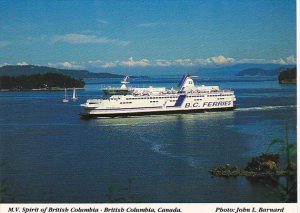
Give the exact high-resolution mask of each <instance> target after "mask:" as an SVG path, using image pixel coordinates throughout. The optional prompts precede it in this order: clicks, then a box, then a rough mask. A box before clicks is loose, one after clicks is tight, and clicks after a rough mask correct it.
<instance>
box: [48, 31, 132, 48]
mask: <svg viewBox="0 0 300 213" xmlns="http://www.w3.org/2000/svg"><path fill="white" fill-rule="evenodd" d="M51 41H52V42H53V43H56V42H65V43H70V44H87V43H94V44H113V45H118V46H127V45H128V44H129V43H130V42H129V41H122V40H119V39H110V38H107V37H97V36H95V35H85V34H65V35H56V36H53V37H52V39H51Z"/></svg>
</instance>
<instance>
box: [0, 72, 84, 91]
mask: <svg viewBox="0 0 300 213" xmlns="http://www.w3.org/2000/svg"><path fill="white" fill-rule="evenodd" d="M84 85H85V83H84V82H83V80H82V79H76V78H72V77H70V76H66V75H63V74H60V73H46V74H34V75H21V76H0V90H14V91H22V90H32V89H35V90H55V89H61V88H71V87H76V88H83V87H84Z"/></svg>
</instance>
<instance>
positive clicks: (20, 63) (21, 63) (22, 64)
mask: <svg viewBox="0 0 300 213" xmlns="http://www.w3.org/2000/svg"><path fill="white" fill-rule="evenodd" d="M17 65H18V66H26V65H29V64H28V63H27V62H25V61H22V62H19V63H17Z"/></svg>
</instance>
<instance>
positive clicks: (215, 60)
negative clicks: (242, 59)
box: [211, 55, 235, 64]
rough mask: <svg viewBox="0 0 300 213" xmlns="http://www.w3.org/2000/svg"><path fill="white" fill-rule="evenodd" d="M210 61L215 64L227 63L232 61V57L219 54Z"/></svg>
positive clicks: (233, 60)
mask: <svg viewBox="0 0 300 213" xmlns="http://www.w3.org/2000/svg"><path fill="white" fill-rule="evenodd" d="M211 60H212V62H213V63H215V64H228V63H234V62H235V59H234V58H225V57H224V56H222V55H220V56H218V57H212V58H211Z"/></svg>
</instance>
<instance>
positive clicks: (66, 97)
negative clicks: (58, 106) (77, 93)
mask: <svg viewBox="0 0 300 213" xmlns="http://www.w3.org/2000/svg"><path fill="white" fill-rule="evenodd" d="M62 102H63V103H68V102H69V100H68V94H67V89H66V88H65V95H64V98H63V100H62Z"/></svg>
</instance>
